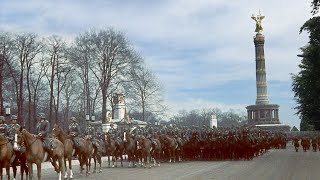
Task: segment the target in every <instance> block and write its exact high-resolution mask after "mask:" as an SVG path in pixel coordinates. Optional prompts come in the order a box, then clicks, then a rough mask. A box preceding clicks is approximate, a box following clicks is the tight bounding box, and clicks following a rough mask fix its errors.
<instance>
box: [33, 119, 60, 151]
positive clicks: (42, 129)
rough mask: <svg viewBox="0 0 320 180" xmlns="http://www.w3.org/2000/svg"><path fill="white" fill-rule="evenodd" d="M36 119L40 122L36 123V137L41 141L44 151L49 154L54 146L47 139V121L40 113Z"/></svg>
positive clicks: (50, 140) (48, 129) (48, 128)
mask: <svg viewBox="0 0 320 180" xmlns="http://www.w3.org/2000/svg"><path fill="white" fill-rule="evenodd" d="M38 117H39V118H40V121H39V122H38V123H37V127H36V132H37V135H38V137H39V138H40V140H41V141H42V144H43V147H44V149H45V150H46V151H48V152H49V153H51V151H52V150H53V149H54V148H55V147H56V146H55V145H54V143H53V140H52V139H50V138H49V131H50V124H49V121H48V120H46V119H45V117H44V114H43V113H40V114H39V116H38Z"/></svg>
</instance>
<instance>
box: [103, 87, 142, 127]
mask: <svg viewBox="0 0 320 180" xmlns="http://www.w3.org/2000/svg"><path fill="white" fill-rule="evenodd" d="M112 100H113V103H114V106H113V110H112V112H113V114H112V113H111V112H109V111H108V112H107V114H106V118H107V121H106V122H107V123H106V124H102V131H103V132H108V131H109V129H110V125H111V124H114V127H115V128H119V129H123V128H127V127H132V126H136V125H138V126H141V127H145V126H146V125H147V123H146V122H143V121H139V120H136V119H133V118H130V117H129V115H128V113H127V107H126V102H125V95H124V94H122V93H115V94H114V95H113V97H112Z"/></svg>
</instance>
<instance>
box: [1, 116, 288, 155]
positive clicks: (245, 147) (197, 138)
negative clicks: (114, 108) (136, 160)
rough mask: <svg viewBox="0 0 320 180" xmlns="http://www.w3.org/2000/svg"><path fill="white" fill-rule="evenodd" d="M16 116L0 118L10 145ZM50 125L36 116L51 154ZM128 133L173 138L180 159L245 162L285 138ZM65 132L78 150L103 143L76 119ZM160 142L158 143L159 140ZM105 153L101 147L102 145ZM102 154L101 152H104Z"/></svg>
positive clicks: (241, 130) (177, 130)
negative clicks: (84, 139) (84, 143)
mask: <svg viewBox="0 0 320 180" xmlns="http://www.w3.org/2000/svg"><path fill="white" fill-rule="evenodd" d="M16 120H17V117H16V116H15V115H12V116H11V124H10V125H7V124H5V118H4V117H3V116H0V134H2V135H4V136H6V137H7V138H8V140H9V141H10V142H12V143H13V141H14V134H15V128H17V127H20V126H19V125H18V124H17V123H16ZM49 128H50V124H49V122H48V121H47V120H46V119H45V115H44V114H43V113H40V114H39V115H38V124H37V127H36V130H37V134H36V135H37V136H38V137H39V138H40V139H41V140H42V141H43V146H44V148H45V149H46V151H48V152H49V153H50V151H51V150H52V149H54V148H55V144H53V143H52V142H51V141H49V138H48V136H49ZM124 130H128V132H130V134H131V135H132V136H133V137H136V136H145V137H146V138H147V139H150V141H151V142H152V143H156V142H155V139H159V137H160V136H163V135H165V136H167V137H170V138H172V139H175V142H176V144H177V146H178V144H179V145H180V146H181V147H180V151H181V155H182V159H183V160H199V159H204V160H233V159H236V160H238V159H247V160H250V159H252V158H253V157H255V156H259V155H261V154H263V153H264V152H266V151H267V150H268V149H270V148H286V144H287V141H288V140H287V137H286V134H284V133H281V132H271V131H264V130H261V129H258V128H256V127H249V126H243V127H237V128H219V129H217V128H210V127H208V126H203V127H196V126H191V127H187V126H178V125H175V124H174V125H172V126H164V125H158V126H155V125H151V124H148V125H147V126H146V127H144V128H143V127H140V126H138V125H136V126H135V127H131V128H130V129H124ZM124 130H120V129H117V128H115V127H114V125H113V124H111V128H110V129H109V131H108V132H107V134H109V135H110V137H111V138H112V139H117V141H121V140H122V139H123V131H124ZM67 133H68V134H69V136H70V137H71V138H72V140H73V142H74V146H75V147H74V148H75V149H77V148H79V137H81V136H82V135H87V136H88V137H89V139H90V140H91V141H92V142H93V144H96V145H99V144H97V143H98V141H97V140H99V142H101V141H100V140H102V142H104V141H105V139H104V138H105V136H104V134H103V133H101V132H96V130H95V128H94V127H93V126H92V125H91V123H89V124H88V125H87V127H86V130H85V133H83V134H82V133H81V130H80V126H79V124H78V123H77V120H76V118H75V117H71V118H70V123H69V126H68V130H67ZM158 142H160V143H162V142H161V140H160V139H159V141H158ZM101 146H102V147H103V149H104V150H105V147H104V145H101ZM103 154H104V152H103ZM166 155H167V152H166V147H165V146H163V153H162V157H163V159H165V158H166Z"/></svg>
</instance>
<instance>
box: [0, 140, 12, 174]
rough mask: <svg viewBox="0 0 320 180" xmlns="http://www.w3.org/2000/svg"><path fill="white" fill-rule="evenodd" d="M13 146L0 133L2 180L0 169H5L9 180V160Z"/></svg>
mask: <svg viewBox="0 0 320 180" xmlns="http://www.w3.org/2000/svg"><path fill="white" fill-rule="evenodd" d="M13 153H14V152H13V147H12V145H11V143H10V142H9V141H8V139H7V138H6V137H4V136H3V135H2V134H0V178H1V180H2V169H3V168H5V169H6V173H7V177H8V180H10V160H11V157H12V156H13Z"/></svg>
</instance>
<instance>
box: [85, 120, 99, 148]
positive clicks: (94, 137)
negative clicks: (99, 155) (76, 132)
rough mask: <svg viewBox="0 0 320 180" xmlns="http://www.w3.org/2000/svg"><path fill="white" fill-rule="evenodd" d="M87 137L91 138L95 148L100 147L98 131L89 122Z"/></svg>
mask: <svg viewBox="0 0 320 180" xmlns="http://www.w3.org/2000/svg"><path fill="white" fill-rule="evenodd" d="M85 135H86V136H88V137H89V139H90V141H91V142H92V144H93V146H96V147H98V146H99V141H98V140H99V139H98V137H97V134H96V130H95V129H94V127H93V126H92V123H91V122H90V121H89V122H88V125H87V128H86V132H85Z"/></svg>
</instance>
